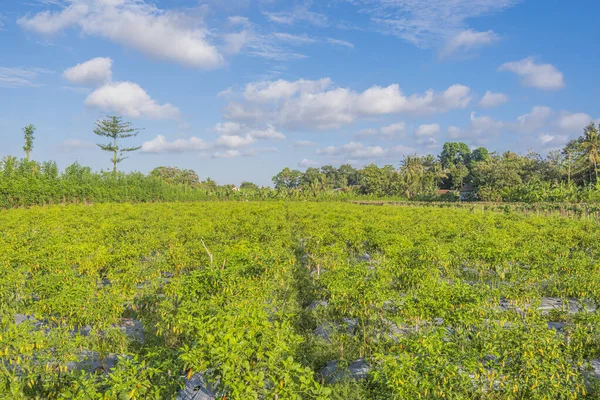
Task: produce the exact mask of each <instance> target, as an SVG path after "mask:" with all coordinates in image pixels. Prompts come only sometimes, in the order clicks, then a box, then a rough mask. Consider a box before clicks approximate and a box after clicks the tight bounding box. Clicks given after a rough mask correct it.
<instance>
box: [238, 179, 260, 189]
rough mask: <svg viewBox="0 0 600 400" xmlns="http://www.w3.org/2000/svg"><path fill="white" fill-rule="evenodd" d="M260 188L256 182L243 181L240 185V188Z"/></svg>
mask: <svg viewBox="0 0 600 400" xmlns="http://www.w3.org/2000/svg"><path fill="white" fill-rule="evenodd" d="M259 189H260V188H259V187H258V185H257V184H256V183H252V182H246V181H244V182H242V184H241V185H240V190H259Z"/></svg>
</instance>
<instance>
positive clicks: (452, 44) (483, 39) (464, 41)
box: [440, 29, 500, 57]
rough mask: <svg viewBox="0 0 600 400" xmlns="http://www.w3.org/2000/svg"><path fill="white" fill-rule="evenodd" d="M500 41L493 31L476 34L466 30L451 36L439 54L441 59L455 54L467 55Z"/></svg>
mask: <svg viewBox="0 0 600 400" xmlns="http://www.w3.org/2000/svg"><path fill="white" fill-rule="evenodd" d="M499 40H500V36H498V34H496V33H495V32H494V31H491V30H490V31H486V32H476V31H474V30H472V29H467V30H464V31H462V32H459V33H457V34H456V35H454V36H452V37H451V38H450V39H449V40H448V42H447V43H446V46H445V47H444V49H443V50H442V52H441V54H440V55H441V56H442V57H448V56H450V55H453V54H456V53H467V52H469V51H471V50H475V49H478V48H481V47H484V46H489V45H491V44H493V43H496V42H497V41H499Z"/></svg>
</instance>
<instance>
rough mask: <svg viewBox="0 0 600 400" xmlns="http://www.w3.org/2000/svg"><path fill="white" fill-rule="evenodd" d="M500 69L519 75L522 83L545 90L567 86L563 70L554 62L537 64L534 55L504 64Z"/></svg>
mask: <svg viewBox="0 0 600 400" xmlns="http://www.w3.org/2000/svg"><path fill="white" fill-rule="evenodd" d="M498 70H499V71H509V72H513V73H515V74H517V75H519V76H520V77H521V83H522V84H523V85H524V86H527V87H533V88H537V89H543V90H558V89H562V88H563V87H565V82H564V78H563V74H562V72H560V71H559V70H558V69H556V67H555V66H554V65H552V64H536V63H535V61H534V59H533V58H532V57H529V58H524V59H522V60H520V61H513V62H508V63H505V64H502V65H501V66H500V67H499V68H498Z"/></svg>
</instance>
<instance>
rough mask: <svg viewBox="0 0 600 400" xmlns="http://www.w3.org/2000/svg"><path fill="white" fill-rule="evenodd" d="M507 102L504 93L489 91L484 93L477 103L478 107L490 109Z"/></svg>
mask: <svg viewBox="0 0 600 400" xmlns="http://www.w3.org/2000/svg"><path fill="white" fill-rule="evenodd" d="M507 101H508V96H507V95H505V94H504V93H493V92H491V91H489V90H488V91H487V92H485V95H484V96H483V97H482V98H481V100H480V101H479V107H482V108H492V107H498V106H501V105H502V104H504V103H506V102H507Z"/></svg>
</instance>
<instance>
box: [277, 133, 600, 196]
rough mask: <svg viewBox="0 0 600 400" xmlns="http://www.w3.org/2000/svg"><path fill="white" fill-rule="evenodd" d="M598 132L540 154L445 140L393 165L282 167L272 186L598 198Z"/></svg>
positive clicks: (383, 192)
mask: <svg viewBox="0 0 600 400" xmlns="http://www.w3.org/2000/svg"><path fill="white" fill-rule="evenodd" d="M599 151H600V135H599V133H598V127H597V126H596V125H595V124H594V123H590V124H589V125H588V126H587V127H586V128H585V129H584V131H583V133H582V135H581V136H579V137H578V138H577V139H574V140H571V141H569V142H568V143H567V144H566V146H565V147H564V148H563V149H561V150H555V151H552V152H550V153H549V154H548V155H547V156H545V157H543V156H541V155H540V154H538V153H534V152H529V153H527V154H524V155H521V154H517V153H515V152H512V151H506V152H504V153H496V152H490V151H488V150H487V149H486V148H485V147H480V148H476V149H474V150H471V149H470V148H469V146H468V145H466V144H465V143H460V142H447V143H445V144H444V146H443V149H442V152H441V153H440V154H439V155H437V156H435V155H431V154H429V155H425V156H418V155H407V156H405V157H403V159H402V160H401V161H400V163H399V166H398V167H396V166H393V165H385V166H382V167H380V166H377V165H375V164H370V165H367V166H365V167H363V168H362V169H355V168H353V167H352V166H351V165H347V164H346V165H341V166H340V167H338V168H336V167H333V166H330V165H326V166H323V167H321V168H308V169H307V170H306V171H305V172H301V171H298V170H292V169H290V168H284V169H283V170H282V171H281V172H279V173H278V174H277V175H275V176H274V177H273V184H274V185H275V188H276V189H287V190H302V191H309V192H313V193H314V192H319V191H327V190H339V189H342V188H347V189H349V190H355V191H357V192H358V193H360V194H363V195H374V196H398V197H402V198H406V199H417V200H444V199H445V200H453V199H454V200H456V199H457V198H458V193H459V191H460V190H461V189H463V191H465V192H468V193H469V196H470V198H471V199H472V200H484V201H523V202H540V201H568V202H578V201H598V200H600V183H599V182H598V164H600V153H599Z"/></svg>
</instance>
